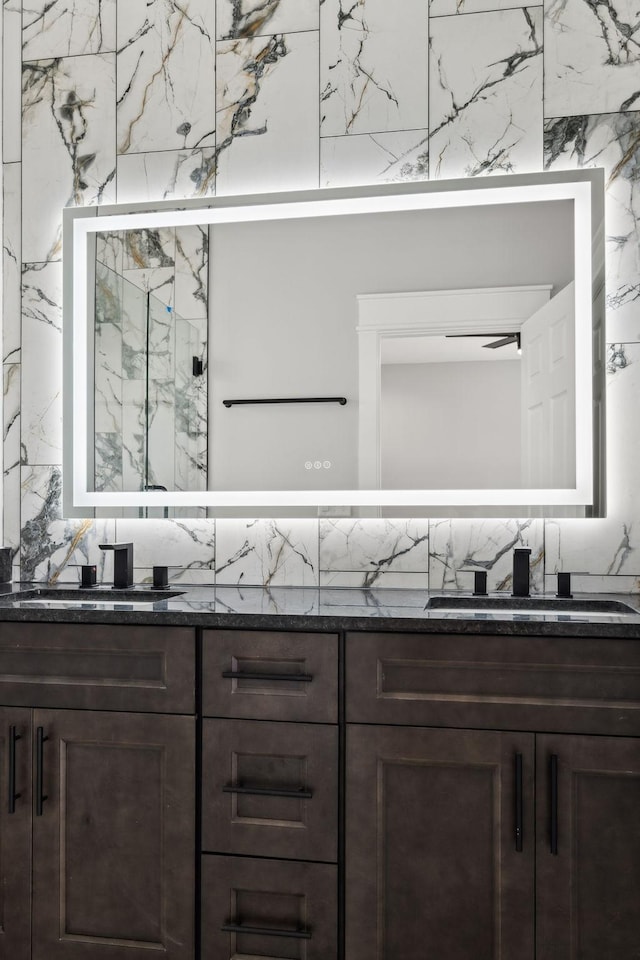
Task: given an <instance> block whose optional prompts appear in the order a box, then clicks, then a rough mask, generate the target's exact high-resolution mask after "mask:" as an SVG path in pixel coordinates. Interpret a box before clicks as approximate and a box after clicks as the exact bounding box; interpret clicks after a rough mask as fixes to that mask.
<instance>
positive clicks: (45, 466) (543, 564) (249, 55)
mask: <svg viewBox="0 0 640 960" xmlns="http://www.w3.org/2000/svg"><path fill="white" fill-rule="evenodd" d="M2 42H3V51H2V52H3V57H2V60H3V94H2V99H3V104H2V107H3V128H2V143H3V191H4V220H3V276H4V300H3V374H4V377H3V380H4V408H3V410H4V413H3V424H4V531H3V539H4V542H5V543H6V544H8V545H10V546H11V547H12V548H13V550H14V552H15V561H14V563H15V575H16V577H18V576H22V577H23V578H35V579H38V580H54V581H55V580H75V579H77V576H78V567H79V565H80V564H82V563H84V562H87V561H88V560H91V562H96V563H98V564H99V565H100V570H101V573H102V574H103V575H104V576H105V577H108V576H109V573H110V571H109V569H108V567H106V566H105V564H108V558H107V557H106V555H105V554H104V553H102V552H100V551H98V549H97V545H98V543H100V542H101V541H103V540H107V539H113V538H114V537H115V536H117V537H118V538H119V539H127V540H128V539H132V540H134V542H135V544H136V554H135V556H136V567H137V575H138V576H139V577H145V576H147V575H148V574H149V573H150V568H151V567H152V566H153V565H154V564H156V563H168V564H170V565H171V566H172V568H173V575H174V577H175V578H182V579H184V580H188V581H198V582H206V583H213V582H218V583H232V584H236V583H240V584H266V585H281V584H297V585H310V586H316V585H331V586H352V585H367V586H384V587H387V586H390V587H393V586H398V587H400V586H417V587H421V588H423V587H427V586H431V587H432V588H435V589H442V588H444V589H454V590H456V589H462V590H464V589H468V588H469V586H470V584H471V582H472V573H473V571H474V570H478V569H483V570H486V571H487V573H488V576H489V585H490V587H491V588H492V589H501V588H504V589H506V588H508V586H509V576H510V569H511V567H510V554H511V551H512V549H513V548H514V547H515V546H517V545H528V546H529V547H530V548H531V549H532V558H533V570H534V586H535V588H536V589H542V588H543V587H544V586H545V585H546V586H547V588H552V586H553V578H554V574H555V572H556V571H557V570H561V569H565V570H571V571H574V572H575V573H576V575H577V582H576V586H577V587H579V588H580V589H584V590H617V591H622V592H626V591H638V590H639V589H640V483H638V475H639V470H640V463H639V458H640V454H639V453H638V451H639V450H640V416H638V408H639V406H640V372H639V371H640V235H639V224H640V83H639V81H638V76H639V75H640V13H639V12H638V5H637V3H636V4H634V3H633V2H632V0H618V2H617V3H616V4H615V6H611V5H610V4H609V5H606V4H599V5H598V4H594V3H591V2H589V0H568V2H567V0H545V2H544V3H535V2H527V3H522V2H521V3H518V2H517V0H431V2H429V0H403V2H402V4H401V5H399V4H395V3H389V2H388V0H183V2H181V3H180V4H178V3H177V2H176V0H127V2H126V3H125V2H124V0H70V2H69V0H67V2H65V3H64V4H63V3H61V0H53V2H52V0H23V2H22V4H21V2H20V0H5V2H4V3H3V40H2ZM595 165H597V166H604V167H605V169H606V176H607V200H606V204H607V206H606V217H607V221H606V232H607V237H606V244H607V339H608V341H609V364H608V382H607V401H608V413H607V457H608V489H609V510H608V516H607V518H606V519H602V520H597V521H592V520H582V521H580V520H563V521H560V520H547V521H544V520H522V521H516V520H513V521H502V520H500V521H492V520H478V521H469V520H433V521H429V520H411V521H406V520H395V519H383V520H351V519H339V520H329V519H322V520H317V521H315V520H287V519H282V520H266V521H259V520H254V519H250V518H248V519H246V520H219V521H217V522H214V521H212V520H205V519H197V520H193V519H191V520H188V519H184V520H182V519H173V520H162V519H158V520H122V519H120V520H115V521H114V520H98V521H95V522H92V521H77V520H67V519H65V518H63V517H62V516H61V508H60V485H61V470H60V461H61V457H60V443H61V424H60V418H61V390H62V373H61V365H60V341H61V293H60V292H61V230H60V222H61V217H60V210H61V208H62V207H63V206H65V205H70V204H74V205H77V204H96V203H109V202H114V201H132V200H138V199H139V200H150V199H151V200H153V199H158V198H178V199H179V198H184V197H191V196H209V195H212V194H214V193H216V192H217V193H219V194H229V193H238V192H245V191H261V190H274V189H293V188H302V187H316V186H320V187H325V186H333V185H340V184H361V183H372V182H384V181H391V180H409V179H427V178H431V179H436V178H442V177H452V176H455V177H457V176H487V175H491V174H492V173H510V172H514V173H522V172H525V171H536V170H543V169H549V170H553V169H561V168H580V167H589V166H595Z"/></svg>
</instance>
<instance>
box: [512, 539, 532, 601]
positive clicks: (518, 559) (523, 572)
mask: <svg viewBox="0 0 640 960" xmlns="http://www.w3.org/2000/svg"><path fill="white" fill-rule="evenodd" d="M530 554H531V550H529V549H528V548H520V549H518V550H514V551H513V594H512V596H514V597H528V596H529V556H530Z"/></svg>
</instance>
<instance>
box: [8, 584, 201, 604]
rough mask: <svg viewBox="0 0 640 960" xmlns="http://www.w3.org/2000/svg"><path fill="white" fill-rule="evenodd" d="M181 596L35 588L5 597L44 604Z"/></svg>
mask: <svg viewBox="0 0 640 960" xmlns="http://www.w3.org/2000/svg"><path fill="white" fill-rule="evenodd" d="M181 596H183V592H181V591H179V590H151V589H145V588H136V587H130V588H128V589H126V590H114V589H113V588H111V587H96V588H95V589H94V588H92V587H86V588H73V587H70V588H65V587H36V588H34V589H33V590H23V591H21V592H20V593H14V594H11V595H10V596H7V599H10V600H12V601H14V602H17V603H20V602H30V601H41V602H42V601H44V602H46V603H90V604H95V603H156V602H157V601H158V600H174V599H175V598H176V597H181Z"/></svg>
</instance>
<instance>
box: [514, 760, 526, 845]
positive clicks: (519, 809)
mask: <svg viewBox="0 0 640 960" xmlns="http://www.w3.org/2000/svg"><path fill="white" fill-rule="evenodd" d="M515 775H516V784H515V786H516V852H517V853H522V822H523V815H524V802H523V798H522V754H521V753H516V762H515Z"/></svg>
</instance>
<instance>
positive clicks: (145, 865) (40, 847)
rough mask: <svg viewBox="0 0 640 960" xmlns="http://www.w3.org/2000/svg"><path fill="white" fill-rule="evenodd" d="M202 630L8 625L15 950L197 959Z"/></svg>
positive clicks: (9, 904) (2, 869) (2, 739)
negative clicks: (198, 648) (198, 637)
mask: <svg viewBox="0 0 640 960" xmlns="http://www.w3.org/2000/svg"><path fill="white" fill-rule="evenodd" d="M194 641H195V632H194V631H193V630H183V629H173V628H169V629H162V628H160V629H158V628H153V627H122V626H118V627H108V626H102V625H96V626H88V625H77V624H76V625H57V624H23V623H20V624H9V623H3V624H1V625H0V697H2V696H4V699H5V700H10V701H11V702H12V703H13V704H15V703H16V702H18V703H19V702H21V701H22V702H23V703H24V704H25V706H22V707H20V706H13V705H12V706H5V707H2V708H0V722H1V723H2V734H1V735H0V748H1V750H2V757H1V763H2V774H3V779H2V783H3V785H5V788H4V789H3V791H2V796H1V797H0V874H1V882H0V895H1V897H2V904H1V906H2V911H1V914H0V916H1V926H0V957H2V958H3V960H4V958H6V960H67V958H76V960H94V958H104V960H120V958H128V960H143V958H144V960H148V957H149V955H150V953H154V954H155V955H159V956H163V957H165V958H167V960H193V955H194V936H193V916H194V883H195V869H194V841H195V812H194V806H195V716H194V709H195V707H194V689H195V676H194V666H195V655H194V653H195V642H194ZM170 665H172V666H173V667H174V671H173V674H172V675H171V676H169V667H170ZM141 702H142V703H143V704H144V705H145V707H146V709H147V710H149V711H151V710H154V711H157V712H153V713H152V712H148V713H142V712H137V710H139V705H140V703H141ZM42 703H45V704H46V706H44V707H43V706H41V704H42ZM89 703H92V704H93V707H94V709H69V707H73V708H75V707H77V706H79V705H82V707H85V706H87V705H88V704H89ZM125 706H126V707H127V708H128V709H127V710H124V709H122V708H123V707H125Z"/></svg>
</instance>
